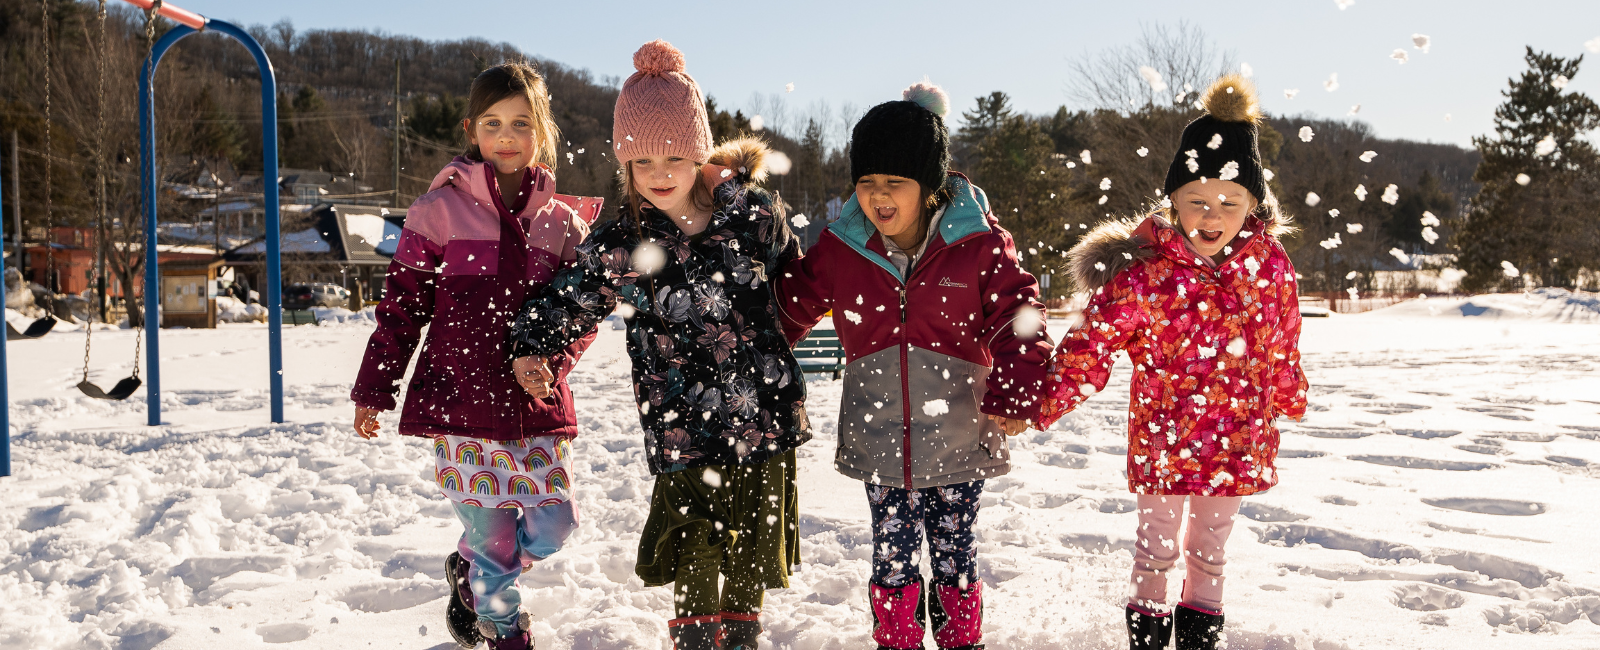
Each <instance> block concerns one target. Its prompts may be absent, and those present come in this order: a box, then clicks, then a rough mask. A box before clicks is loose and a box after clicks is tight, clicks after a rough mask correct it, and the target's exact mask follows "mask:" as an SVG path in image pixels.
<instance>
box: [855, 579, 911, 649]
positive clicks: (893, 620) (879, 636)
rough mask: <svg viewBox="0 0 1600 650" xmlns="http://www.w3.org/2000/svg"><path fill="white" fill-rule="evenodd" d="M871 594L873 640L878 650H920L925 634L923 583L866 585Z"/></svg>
mask: <svg viewBox="0 0 1600 650" xmlns="http://www.w3.org/2000/svg"><path fill="white" fill-rule="evenodd" d="M867 590H868V591H869V592H871V595H872V640H873V641H876V642H877V643H878V650H922V635H923V634H924V633H925V628H924V627H923V622H924V621H925V620H926V618H925V616H924V614H923V611H922V607H923V606H922V582H921V581H918V582H913V583H911V584H909V585H906V586H904V587H898V588H890V587H880V586H878V585H868V586H867Z"/></svg>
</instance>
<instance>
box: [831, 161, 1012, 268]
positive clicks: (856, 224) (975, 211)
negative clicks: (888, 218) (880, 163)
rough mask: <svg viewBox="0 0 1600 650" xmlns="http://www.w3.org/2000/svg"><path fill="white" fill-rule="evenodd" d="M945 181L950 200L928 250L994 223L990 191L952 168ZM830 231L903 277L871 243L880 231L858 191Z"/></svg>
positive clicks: (845, 205)
mask: <svg viewBox="0 0 1600 650" xmlns="http://www.w3.org/2000/svg"><path fill="white" fill-rule="evenodd" d="M945 182H946V183H947V184H949V186H950V190H951V192H950V194H951V198H950V203H949V204H948V205H946V206H945V210H944V214H943V215H942V216H940V217H939V222H938V223H937V224H933V226H934V228H933V232H931V233H929V235H930V237H931V236H933V235H937V236H938V239H937V240H934V239H930V240H929V241H928V246H927V248H925V249H924V250H925V251H932V250H934V248H935V247H936V241H937V245H939V246H948V245H950V244H953V243H955V242H957V241H960V240H961V239H963V238H965V237H967V236H968V235H973V234H977V233H981V232H989V231H991V230H993V225H992V224H990V223H989V197H988V195H986V194H984V193H983V190H982V189H980V188H979V187H978V186H976V185H973V184H972V181H969V180H967V177H966V176H963V175H961V174H960V173H959V172H950V175H949V177H948V178H947V180H946V181H945ZM828 232H831V233H833V234H834V236H836V237H838V238H839V239H841V240H843V241H844V243H845V244H847V245H849V246H850V248H853V249H855V251H856V252H857V253H860V254H861V255H862V256H863V257H866V258H867V259H869V260H872V261H873V262H875V263H877V265H878V266H881V267H883V268H884V270H886V271H888V272H889V273H890V274H891V275H893V276H895V277H897V278H900V270H899V269H897V268H895V266H894V263H893V262H890V261H889V258H888V257H887V256H885V255H884V254H883V253H881V252H879V251H877V250H873V249H872V248H871V247H869V246H870V244H871V243H872V238H873V236H874V235H876V234H878V229H877V227H875V226H873V225H872V223H871V222H869V221H868V220H867V215H866V213H865V212H863V211H862V210H861V203H860V202H859V201H857V200H856V197H855V194H853V193H852V194H851V195H850V200H849V201H846V202H845V204H844V208H843V209H841V210H840V211H839V218H838V219H836V220H834V222H833V223H831V224H828ZM880 248H881V245H880ZM924 255H926V253H924ZM900 279H901V280H904V279H905V278H900Z"/></svg>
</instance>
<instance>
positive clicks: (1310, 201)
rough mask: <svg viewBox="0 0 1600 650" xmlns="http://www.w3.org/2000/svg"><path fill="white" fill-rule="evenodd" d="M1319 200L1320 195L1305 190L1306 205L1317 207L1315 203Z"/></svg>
mask: <svg viewBox="0 0 1600 650" xmlns="http://www.w3.org/2000/svg"><path fill="white" fill-rule="evenodd" d="M1321 202H1322V197H1320V196H1317V193H1316V192H1306V205H1308V206H1310V207H1313V208H1314V207H1317V204H1318V203H1321Z"/></svg>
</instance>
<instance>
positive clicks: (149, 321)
mask: <svg viewBox="0 0 1600 650" xmlns="http://www.w3.org/2000/svg"><path fill="white" fill-rule="evenodd" d="M123 1H124V2H127V3H129V4H132V5H134V6H136V7H138V8H140V9H142V10H144V11H145V15H146V22H145V24H146V36H147V39H149V40H150V41H151V43H150V45H149V52H148V55H147V56H146V58H145V63H144V66H143V67H142V68H141V69H140V72H139V184H140V188H141V194H142V201H143V203H144V216H145V243H144V252H145V266H144V331H143V336H144V337H145V338H148V339H149V341H148V344H147V345H146V347H145V367H146V368H148V373H149V374H148V380H149V381H148V383H147V384H146V386H145V399H146V404H147V407H146V409H147V414H148V418H147V424H148V425H149V426H159V425H160V424H161V358H160V349H161V346H160V318H161V317H160V307H159V303H160V296H161V277H160V269H159V268H158V265H157V259H156V257H157V250H156V222H157V211H156V204H157V191H158V190H159V188H160V174H159V173H158V170H157V169H156V157H155V94H154V89H153V88H152V80H153V78H154V76H155V71H156V66H158V65H160V63H161V58H162V56H163V55H165V54H166V52H167V50H169V49H171V48H172V46H173V45H175V44H177V42H178V41H180V40H182V39H183V38H184V37H187V36H189V35H191V34H196V33H199V32H201V31H206V30H209V31H212V32H216V33H219V34H226V35H227V36H230V37H232V38H233V39H234V40H236V41H238V42H239V43H240V44H241V45H243V46H244V47H245V49H247V50H249V52H250V54H251V56H253V57H254V58H255V60H256V66H257V67H258V68H259V69H260V73H261V142H262V178H264V179H268V182H265V183H263V184H262V185H263V190H264V192H265V197H264V199H265V201H264V207H265V212H266V238H265V239H266V267H267V283H266V284H267V286H266V294H267V295H266V303H267V337H268V347H269V353H268V372H269V377H268V380H269V383H270V386H271V396H272V401H271V419H272V422H275V423H281V422H283V421H284V417H283V310H282V306H281V299H282V296H281V293H282V288H281V285H282V257H281V253H280V249H279V238H278V235H279V225H280V224H279V220H280V218H281V215H280V212H279V197H278V184H277V183H276V182H272V181H271V179H276V178H277V177H278V106H277V94H278V85H277V78H276V76H275V74H274V73H273V70H272V62H271V61H269V60H268V59H267V54H266V51H265V50H263V49H262V48H261V44H260V43H258V42H257V41H256V39H255V38H253V37H252V36H250V34H249V33H248V32H246V31H245V30H243V29H240V28H239V27H238V26H236V25H233V24H232V23H228V22H226V21H222V20H214V19H208V18H206V17H204V16H201V15H199V14H196V13H194V12H191V11H187V10H185V9H181V8H178V7H176V6H173V5H170V4H165V3H163V2H162V1H161V0H123ZM103 9H104V3H103V2H102V16H103V15H104V11H103ZM157 16H160V17H164V18H167V19H169V20H171V21H173V22H176V23H178V24H177V26H175V27H173V28H172V29H170V30H168V31H167V32H166V33H165V34H163V35H162V36H161V38H160V39H159V40H156V39H155V38H154V35H155V20H156V17H157ZM102 20H103V18H102ZM46 49H48V42H47V43H46ZM47 61H48V59H47ZM46 75H48V66H47V68H46ZM47 78H48V77H47ZM47 84H48V81H47ZM47 88H48V86H47ZM47 92H48V91H47ZM47 97H48V95H47ZM46 101H47V102H48V99H47V100H46ZM102 101H103V98H102ZM45 117H46V123H48V120H49V110H48V104H47V108H46V114H45ZM12 208H13V209H18V206H12ZM0 210H3V206H0ZM47 212H48V211H47ZM3 216H4V215H3V213H0V217H3ZM0 222H3V218H0ZM0 236H3V231H0ZM3 274H4V261H3V260H0V275H3ZM3 294H4V292H3V291H0V307H4V295H3ZM85 327H87V328H89V329H90V330H91V331H92V327H93V324H92V323H88V324H86V325H85ZM8 345H9V343H8V342H3V341H0V476H10V475H11V421H10V420H11V418H10V412H11V400H10V395H9V386H10V378H9V371H8V366H7V360H6V347H7V346H8ZM85 356H87V350H85ZM86 368H87V366H86ZM129 382H132V384H131V386H133V387H134V388H136V387H137V386H138V359H137V353H136V354H135V369H134V376H133V377H130V378H128V379H124V380H122V382H119V384H118V386H117V388H114V389H113V390H112V391H110V392H109V393H105V392H102V393H101V395H95V394H94V392H93V391H91V390H89V389H86V388H84V385H85V384H89V382H88V377H87V372H86V373H85V378H84V381H83V383H82V384H80V385H79V388H80V389H83V390H84V392H85V394H88V395H89V396H91V397H101V398H106V397H107V396H110V398H112V399H122V398H126V397H128V396H129V395H130V394H131V393H132V390H133V389H134V388H128V386H129V385H130V384H129ZM89 388H93V389H94V390H95V391H98V390H99V389H98V388H94V387H93V385H92V384H89ZM121 389H126V392H125V393H124V392H123V390H121ZM116 394H121V397H120V398H119V397H115V395H116Z"/></svg>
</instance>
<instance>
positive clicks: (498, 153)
mask: <svg viewBox="0 0 1600 650" xmlns="http://www.w3.org/2000/svg"><path fill="white" fill-rule="evenodd" d="M521 154H522V152H521V151H496V152H494V155H496V156H499V157H501V158H515V157H517V156H519V155H521Z"/></svg>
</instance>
